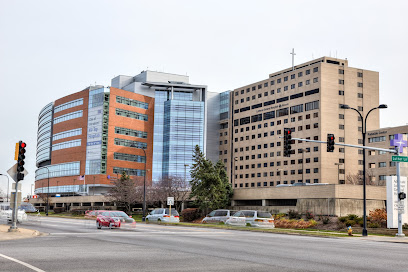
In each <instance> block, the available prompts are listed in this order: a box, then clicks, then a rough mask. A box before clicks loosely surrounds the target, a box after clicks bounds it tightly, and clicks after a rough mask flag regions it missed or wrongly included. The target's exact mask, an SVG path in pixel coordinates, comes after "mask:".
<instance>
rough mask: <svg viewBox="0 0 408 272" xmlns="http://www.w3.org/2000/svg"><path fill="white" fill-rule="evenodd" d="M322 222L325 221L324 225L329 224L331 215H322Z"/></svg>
mask: <svg viewBox="0 0 408 272" xmlns="http://www.w3.org/2000/svg"><path fill="white" fill-rule="evenodd" d="M322 223H323V224H324V225H327V224H329V223H330V217H328V216H322Z"/></svg>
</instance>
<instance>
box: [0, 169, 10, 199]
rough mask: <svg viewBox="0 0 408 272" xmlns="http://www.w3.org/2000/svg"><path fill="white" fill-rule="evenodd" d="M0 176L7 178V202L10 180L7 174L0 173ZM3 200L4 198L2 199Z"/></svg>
mask: <svg viewBox="0 0 408 272" xmlns="http://www.w3.org/2000/svg"><path fill="white" fill-rule="evenodd" d="M0 176H5V177H6V178H7V202H9V189H10V180H9V177H8V176H7V175H4V174H0ZM3 201H4V200H3Z"/></svg>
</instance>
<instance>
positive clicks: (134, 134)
mask: <svg viewBox="0 0 408 272" xmlns="http://www.w3.org/2000/svg"><path fill="white" fill-rule="evenodd" d="M115 133H116V134H122V135H128V136H132V137H137V138H143V139H147V132H145V131H139V130H134V129H130V128H122V127H115Z"/></svg>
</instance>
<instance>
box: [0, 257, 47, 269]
mask: <svg viewBox="0 0 408 272" xmlns="http://www.w3.org/2000/svg"><path fill="white" fill-rule="evenodd" d="M0 257H3V258H5V259H8V260H10V261H13V262H16V263H19V264H22V265H24V266H25V267H28V268H30V269H32V270H34V271H37V272H45V271H44V270H41V269H39V268H37V267H35V266H32V265H31V264H28V263H25V262H22V261H19V260H17V259H14V258H11V257H9V256H6V255H3V254H0Z"/></svg>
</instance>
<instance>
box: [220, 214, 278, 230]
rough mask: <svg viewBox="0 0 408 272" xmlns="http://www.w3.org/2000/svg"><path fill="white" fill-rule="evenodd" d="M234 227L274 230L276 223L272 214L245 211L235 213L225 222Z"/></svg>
mask: <svg viewBox="0 0 408 272" xmlns="http://www.w3.org/2000/svg"><path fill="white" fill-rule="evenodd" d="M225 223H226V224H227V225H232V226H250V227H260V228H274V227H275V223H274V219H273V217H272V214H271V213H270V212H265V211H250V210H244V211H239V212H237V213H235V214H234V215H233V216H232V217H231V218H230V219H228V220H227V222H225Z"/></svg>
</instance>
